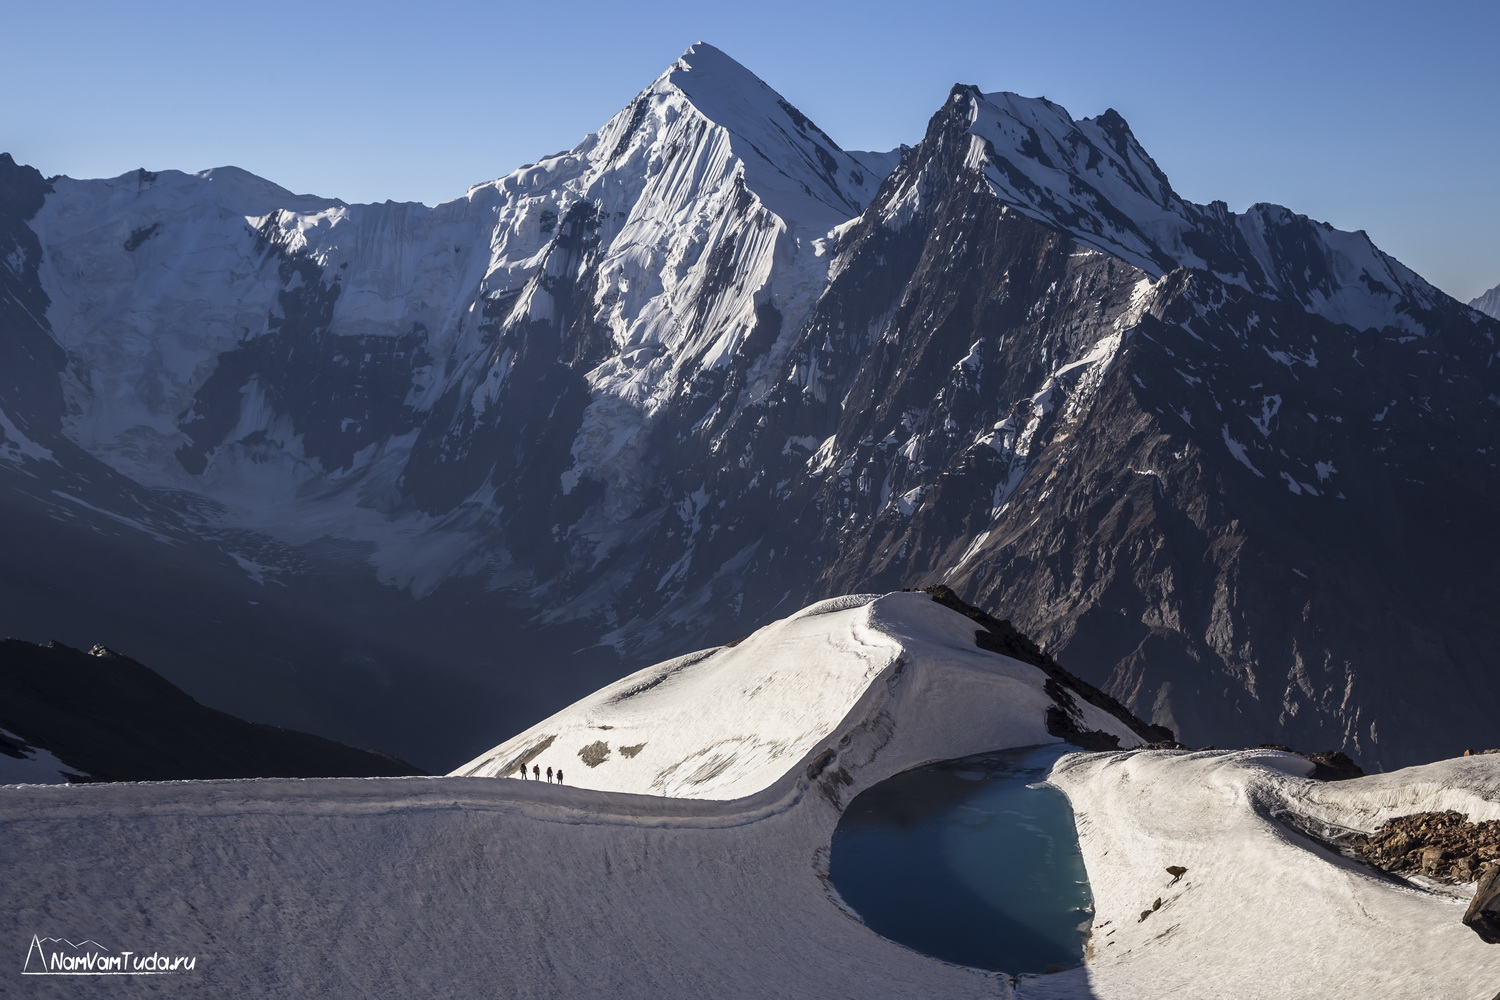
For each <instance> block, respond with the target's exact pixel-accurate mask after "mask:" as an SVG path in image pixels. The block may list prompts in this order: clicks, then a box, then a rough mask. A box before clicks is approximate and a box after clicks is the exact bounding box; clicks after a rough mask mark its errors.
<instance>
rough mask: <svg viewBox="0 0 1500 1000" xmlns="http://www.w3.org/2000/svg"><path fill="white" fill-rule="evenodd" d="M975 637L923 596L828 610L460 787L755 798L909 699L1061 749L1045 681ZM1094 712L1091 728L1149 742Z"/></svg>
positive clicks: (678, 664) (1017, 739)
mask: <svg viewBox="0 0 1500 1000" xmlns="http://www.w3.org/2000/svg"><path fill="white" fill-rule="evenodd" d="M974 633H975V628H974V623H973V622H972V621H970V620H969V619H967V618H965V617H963V616H962V615H959V614H957V613H956V612H954V611H951V610H949V609H947V608H944V607H942V606H941V605H939V604H937V603H936V602H934V601H933V600H932V599H931V598H930V597H928V596H927V595H926V594H922V593H898V594H887V595H885V596H884V597H877V596H875V595H855V596H849V597H839V598H834V599H831V600H827V601H822V602H819V603H818V604H814V605H812V606H811V607H808V608H805V609H803V610H802V611H799V612H798V613H797V614H795V615H792V616H791V617H789V618H786V619H783V620H781V621H778V622H775V623H773V624H771V625H768V626H766V627H765V628H762V629H760V630H759V631H757V632H755V633H754V634H753V635H751V636H748V637H746V638H745V639H744V640H743V641H741V642H740V643H738V644H736V645H734V646H724V647H720V648H718V649H711V650H703V651H701V652H698V653H692V654H689V655H687V656H683V657H679V658H677V659H674V660H668V661H667V662H665V663H660V664H657V665H656V666H653V667H648V668H646V669H645V670H642V671H640V672H638V673H635V674H632V675H631V676H629V677H626V678H625V679H623V680H621V681H618V682H616V683H615V684H611V685H609V686H608V687H605V688H603V689H601V690H599V691H597V692H595V693H594V694H592V695H590V696H589V697H587V698H585V699H583V700H582V701H580V702H578V703H577V704H575V705H572V706H569V707H568V708H566V709H564V710H563V711H561V712H559V713H558V714H557V715H554V716H552V717H551V718H549V719H546V720H544V721H542V722H539V723H538V724H537V725H535V726H533V727H532V728H530V729H528V730H526V731H525V732H523V733H521V734H519V735H517V736H515V737H512V738H511V739H509V740H506V741H505V742H504V743H502V744H500V745H499V746H498V747H496V748H495V749H493V750H491V751H489V752H488V753H486V754H482V755H480V756H479V757H478V758H476V759H475V760H473V761H470V762H469V763H468V764H465V765H464V766H463V767H460V768H459V769H457V770H456V771H454V772H453V774H454V776H477V777H512V778H520V777H521V776H522V770H524V769H529V768H532V767H539V768H541V769H543V770H545V771H549V772H550V771H551V769H552V768H554V767H556V768H560V769H561V770H562V771H563V773H564V774H565V775H566V776H567V784H570V785H576V786H582V787H584V788H597V789H603V790H608V791H617V792H636V793H640V794H645V795H669V796H674V797H681V798H709V799H737V798H743V797H745V796H748V795H752V794H754V793H757V792H761V791H763V790H765V789H767V788H770V787H771V786H772V785H774V784H776V783H778V782H784V781H785V780H786V778H787V775H788V773H789V772H790V771H791V770H793V769H794V768H796V767H799V766H801V765H802V764H803V763H805V762H806V760H807V758H808V757H809V755H810V754H811V753H812V752H813V750H814V749H815V748H816V747H817V746H818V745H819V743H821V742H823V741H824V740H825V739H827V738H828V736H829V734H841V733H845V732H847V731H848V730H849V729H850V727H851V726H857V725H868V724H869V723H871V721H872V720H875V719H877V718H880V717H888V716H889V715H890V714H891V713H892V712H894V708H893V707H892V706H893V699H894V698H895V697H896V696H897V694H898V692H899V693H900V696H901V698H903V699H904V698H906V697H909V696H911V693H912V692H913V691H915V690H926V689H928V688H929V687H930V686H933V685H942V686H943V688H944V692H945V694H944V699H958V700H964V699H967V700H970V701H972V702H973V703H975V704H980V703H983V704H987V705H989V706H990V707H989V709H988V710H987V712H986V713H985V716H984V722H983V724H982V725H983V726H984V727H986V728H992V729H993V731H994V732H995V733H996V734H997V735H996V736H995V737H994V738H995V739H1000V740H1002V741H1005V742H1006V745H1016V746H1022V745H1032V744H1039V743H1051V742H1055V741H1056V739H1057V738H1056V737H1055V736H1052V735H1051V734H1050V733H1048V731H1047V728H1046V725H1045V720H1046V717H1047V712H1048V708H1049V706H1052V705H1053V704H1054V702H1053V699H1052V697H1051V696H1050V695H1049V694H1048V693H1047V691H1046V684H1047V680H1046V676H1045V675H1044V674H1043V673H1042V671H1041V670H1039V669H1037V668H1036V667H1033V666H1030V665H1028V664H1025V663H1021V662H1019V661H1017V660H1012V659H1010V658H1009V657H1004V656H999V655H996V654H994V653H987V652H984V651H982V650H980V649H978V648H977V647H976V646H975V642H974ZM939 675H941V676H939ZM1086 707H1087V708H1088V710H1089V715H1088V727H1089V728H1098V729H1100V730H1103V731H1105V732H1108V733H1111V734H1113V735H1115V736H1117V737H1119V738H1120V739H1122V740H1124V741H1125V743H1126V744H1127V745H1129V744H1132V743H1138V742H1139V741H1140V739H1139V737H1138V736H1136V735H1135V734H1134V733H1132V732H1131V730H1130V728H1129V727H1128V726H1127V725H1125V724H1124V723H1123V722H1122V721H1121V720H1119V719H1116V718H1114V717H1112V716H1108V715H1106V714H1105V713H1103V712H1100V711H1098V710H1097V709H1094V708H1093V706H1086ZM954 724H955V725H957V723H954ZM970 724H972V722H970V721H966V722H965V723H964V725H970ZM1001 733H1003V734H1004V735H1003V736H1001V735H999V734H1001ZM826 763H827V762H826V761H825V762H822V764H820V765H818V766H819V767H820V768H821V766H823V764H826ZM810 773H811V772H810Z"/></svg>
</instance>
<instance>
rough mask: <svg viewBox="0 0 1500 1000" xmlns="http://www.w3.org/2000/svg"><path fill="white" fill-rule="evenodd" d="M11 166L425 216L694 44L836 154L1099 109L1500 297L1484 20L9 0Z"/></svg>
mask: <svg viewBox="0 0 1500 1000" xmlns="http://www.w3.org/2000/svg"><path fill="white" fill-rule="evenodd" d="M0 17H3V24H4V31H3V32H0V82H3V84H4V86H5V93H6V94H7V95H8V96H7V98H6V99H5V100H4V101H3V102H0V149H4V150H7V151H9V152H11V153H13V154H14V155H15V156H16V158H17V159H19V160H21V161H22V162H26V163H31V164H33V165H35V166H36V167H38V168H39V169H41V170H42V172H43V173H46V174H54V173H63V174H69V175H72V176H75V177H95V176H110V175H115V174H120V173H123V172H125V171H127V170H131V169H134V168H135V167H139V166H145V167H148V168H151V169H162V168H169V167H172V168H178V169H183V170H201V169H204V168H206V167H211V166H219V165H223V164H234V165H236V166H240V167H244V168H246V169H248V170H251V171H254V172H255V173H258V174H261V175H262V176H265V177H268V178H270V179H271V180H273V181H276V182H277V183H279V184H282V185H284V186H286V187H289V188H292V189H293V190H295V191H299V192H304V191H305V192H312V193H316V194H321V195H328V196H332V197H338V198H343V199H345V200H347V201H384V200H385V199H387V198H390V199H395V200H398V201H400V200H413V201H425V202H427V203H429V204H431V203H434V202H437V201H443V200H447V199H449V198H454V197H458V196H459V195H462V194H463V192H464V190H465V189H466V188H467V187H468V186H469V185H470V184H474V183H478V182H481V181H485V180H489V179H491V178H494V177H497V176H499V175H501V174H504V173H506V172H508V171H510V170H511V169H513V168H515V167H517V166H520V165H521V164H522V163H526V162H530V161H532V160H535V159H537V158H539V157H540V156H543V155H545V154H547V153H552V152H556V151H558V150H560V149H565V148H567V147H570V146H572V145H573V144H574V143H576V142H577V141H578V140H579V139H580V138H581V137H582V136H583V135H584V134H586V133H587V132H590V131H592V130H593V129H595V128H597V127H599V126H600V125H602V124H603V123H604V122H605V121H606V120H607V119H608V118H609V116H610V115H611V114H613V113H614V112H615V111H617V110H619V109H620V108H621V107H623V106H624V105H625V104H626V102H628V101H629V100H630V98H631V97H632V96H633V95H634V94H635V93H636V91H638V90H640V89H641V88H643V87H645V86H646V85H647V84H648V83H650V81H651V80H652V79H653V78H654V77H655V76H656V75H657V74H658V73H660V72H661V71H662V70H664V69H665V68H666V67H667V66H668V65H669V64H670V63H671V62H672V61H673V60H674V59H675V58H676V57H677V56H678V55H679V54H680V53H681V51H682V50H683V49H685V48H686V47H687V46H688V45H690V44H692V43H693V42H695V41H697V40H699V39H702V40H704V41H708V42H711V43H713V44H714V45H717V46H718V47H719V48H721V49H723V50H725V51H726V52H728V53H729V54H730V55H732V56H734V57H735V58H736V59H738V60H739V61H740V62H742V63H744V64H745V65H746V66H748V67H749V68H750V69H751V70H753V71H754V72H756V73H757V74H758V75H760V76H761V77H762V78H763V79H765V80H766V81H767V82H768V83H769V84H770V85H771V86H773V87H775V88H776V89H777V90H779V91H780V92H781V93H782V94H783V95H784V96H785V97H786V98H787V99H788V100H790V101H791V102H792V103H793V104H795V105H797V106H798V107H799V108H801V109H802V111H803V112H805V113H806V114H807V115H808V116H809V117H811V118H812V119H813V120H814V121H816V122H818V124H819V125H821V126H822V127H823V128H824V129H825V130H826V131H827V132H828V133H829V134H830V135H832V136H833V138H834V139H836V140H837V141H838V142H839V143H841V144H842V145H844V146H846V147H848V148H852V149H859V148H890V147H892V146H895V145H897V144H898V143H901V142H915V141H917V140H918V139H919V138H920V137H921V135H922V131H923V129H924V127H925V125H926V121H927V118H928V117H929V116H930V115H931V114H932V112H933V111H934V110H936V109H937V107H938V106H939V105H940V104H941V103H942V101H943V99H944V97H945V96H946V94H947V92H948V88H949V86H951V85H952V84H953V83H955V82H964V83H975V84H978V85H979V86H980V87H981V88H982V89H984V90H987V91H993V90H1012V91H1015V92H1017V93H1021V94H1025V95H1027V96H1046V97H1049V98H1051V99H1052V100H1054V101H1057V102H1058V103H1060V104H1062V105H1063V106H1065V107H1066V108H1068V110H1069V111H1071V112H1072V113H1073V115H1074V117H1084V116H1086V115H1094V114H1097V113H1099V112H1101V111H1103V110H1104V109H1105V108H1107V107H1113V108H1115V109H1116V110H1118V111H1119V112H1120V113H1121V114H1123V115H1124V116H1125V117H1126V118H1127V119H1128V120H1129V121H1130V123H1131V126H1132V127H1133V128H1134V130H1135V132H1136V135H1137V136H1138V137H1139V138H1140V140H1141V142H1142V144H1143V145H1145V147H1146V148H1147V150H1149V151H1150V152H1151V153H1152V155H1153V156H1154V157H1155V158H1156V160H1157V162H1158V164H1160V166H1161V167H1162V169H1163V170H1165V171H1166V173H1167V175H1168V176H1169V177H1170V178H1171V179H1172V181H1173V184H1174V186H1175V187H1176V188H1177V189H1178V191H1179V192H1180V193H1182V194H1183V195H1184V196H1185V197H1188V198H1191V199H1193V200H1195V201H1209V200H1211V199H1214V198H1222V199H1223V200H1225V201H1227V202H1228V203H1229V205H1230V207H1231V208H1232V209H1235V210H1242V209H1244V208H1245V207H1247V206H1248V205H1250V204H1252V203H1254V202H1256V201H1272V202H1278V203H1281V204H1284V205H1287V206H1288V207H1290V208H1292V209H1294V210H1296V211H1299V212H1303V213H1306V214H1308V215H1311V216H1313V217H1314V218H1317V219H1321V220H1325V221H1328V222H1331V223H1333V224H1334V225H1336V226H1339V227H1340V228H1343V229H1364V230H1366V231H1367V232H1368V233H1369V234H1370V235H1371V237H1372V238H1373V239H1374V240H1375V242H1376V243H1377V244H1379V245H1380V246H1381V247H1382V248H1384V249H1385V250H1387V251H1388V252H1390V253H1392V254H1394V255H1395V256H1397V257H1398V258H1400V259H1401V260H1403V261H1404V262H1405V263H1407V264H1409V265H1410V266H1412V267H1413V268H1415V269H1416V270H1417V271H1419V272H1420V273H1422V274H1423V275H1424V276H1426V277H1427V278H1428V279H1429V280H1431V281H1433V282H1434V283H1435V284H1437V285H1438V286H1440V287H1442V288H1443V289H1445V290H1446V291H1448V292H1450V293H1452V294H1454V295H1456V296H1458V297H1460V298H1463V299H1468V298H1471V297H1473V296H1474V295H1477V294H1478V293H1479V292H1481V291H1483V290H1485V289H1486V288H1489V287H1490V286H1492V285H1494V284H1496V283H1497V282H1500V169H1497V164H1500V107H1497V103H1500V4H1494V3H1485V2H1473V3H1455V2H1444V0H1433V2H1429V3H1426V4H1422V5H1418V4H1413V3H1409V2H1408V3H1399V4H1398V3H1387V2H1382V0H1366V2H1361V3H1353V2H1344V0H1326V2H1317V0H1301V2H1296V3H1290V2H1282V0H1261V2H1257V3H1253V4H1252V3H1235V4H1220V3H1214V2H1212V0H1198V2H1195V3H1187V2H1176V0H1170V2H1150V0H1141V2H1137V3H1105V2H1094V0H1075V2H1067V0H1059V2H1052V3H1046V4H1039V3H1035V2H1032V3H1012V2H1008V0H989V2H954V0H927V2H924V3H922V4H916V3H912V2H907V3H896V2H888V0H864V2H861V3H853V2H845V0H840V2H831V3H818V2H816V0H801V2H785V0H768V2H762V3H757V4H748V3H741V4H733V5H722V6H717V7H713V8H709V7H708V6H707V5H705V4H703V3H701V2H699V3H684V2H677V0H641V2H636V3H620V2H618V0H616V2H611V3H596V2H593V0H579V2H574V3H569V4H561V3H541V2H533V3H528V4H518V3H509V2H491V3H480V2H474V0H429V2H426V3H422V4H416V3H395V2H382V0H365V2H362V3H346V2H327V3H319V2H316V0H303V2H300V3H285V2H281V0H257V2H255V3H244V4H229V3H218V2H207V3H205V2H201V0H200V2H195V3H177V2H153V0H138V2H135V3H130V4H121V3H118V2H108V3H104V2H95V0H79V2H69V3H66V4H61V3H57V4H39V3H31V2H25V3H23V2H20V0H0Z"/></svg>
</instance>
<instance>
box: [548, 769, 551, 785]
mask: <svg viewBox="0 0 1500 1000" xmlns="http://www.w3.org/2000/svg"><path fill="white" fill-rule="evenodd" d="M547 784H549V785H550V784H552V768H550V767H549V768H547Z"/></svg>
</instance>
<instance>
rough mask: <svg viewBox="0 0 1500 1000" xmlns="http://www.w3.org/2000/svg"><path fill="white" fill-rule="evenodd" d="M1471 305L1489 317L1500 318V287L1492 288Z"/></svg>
mask: <svg viewBox="0 0 1500 1000" xmlns="http://www.w3.org/2000/svg"><path fill="white" fill-rule="evenodd" d="M1469 305H1470V306H1472V307H1473V308H1475V309H1478V310H1479V311H1480V312H1482V313H1485V314H1487V315H1489V316H1495V317H1500V285H1496V286H1495V287H1494V288H1491V289H1490V290H1489V291H1487V292H1485V293H1484V294H1483V295H1481V296H1479V297H1478V298H1477V299H1475V300H1474V301H1472V302H1470V303H1469Z"/></svg>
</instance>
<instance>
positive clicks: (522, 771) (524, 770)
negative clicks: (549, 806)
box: [521, 764, 526, 781]
mask: <svg viewBox="0 0 1500 1000" xmlns="http://www.w3.org/2000/svg"><path fill="white" fill-rule="evenodd" d="M521 780H522V781H525V780H526V765H525V764H522V765H521Z"/></svg>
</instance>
